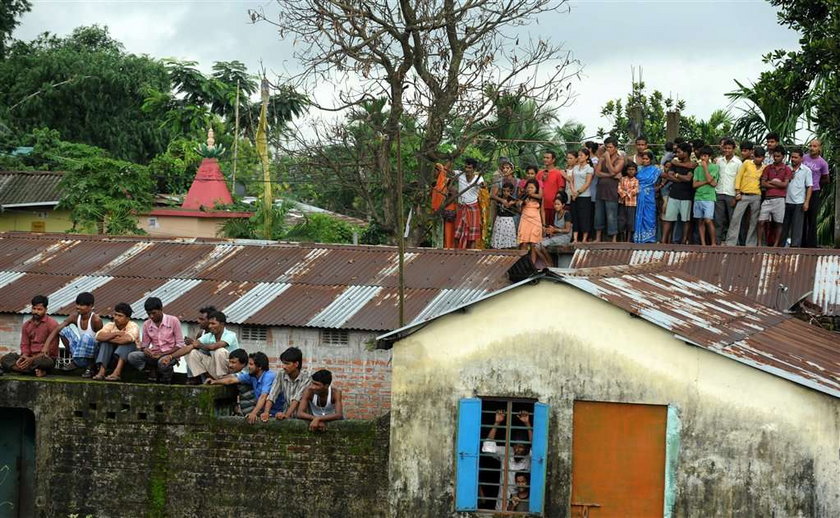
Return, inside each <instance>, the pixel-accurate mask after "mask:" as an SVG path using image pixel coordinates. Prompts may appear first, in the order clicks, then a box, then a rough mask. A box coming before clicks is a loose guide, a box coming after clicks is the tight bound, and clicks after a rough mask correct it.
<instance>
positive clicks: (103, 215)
mask: <svg viewBox="0 0 840 518" xmlns="http://www.w3.org/2000/svg"><path fill="white" fill-rule="evenodd" d="M64 163H65V165H66V167H65V168H64V169H65V171H66V172H65V174H64V177H63V178H62V179H61V184H60V185H61V188H62V198H61V202H60V203H59V208H67V209H70V218H71V220H72V221H73V229H74V230H82V231H86V232H100V233H106V234H141V233H142V230H140V229H139V228H138V227H137V214H138V213H140V212H143V211H147V210H149V209H151V205H152V192H153V186H154V184H153V181H152V177H151V175H150V174H149V171H148V169H147V168H146V167H145V166H142V165H137V164H132V163H130V162H125V161H122V160H116V159H113V158H106V157H101V156H99V157H89V158H85V159H67V160H65V161H64Z"/></svg>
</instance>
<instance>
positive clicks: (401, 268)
mask: <svg viewBox="0 0 840 518" xmlns="http://www.w3.org/2000/svg"><path fill="white" fill-rule="evenodd" d="M397 124H398V125H399V124H400V123H399V122H397ZM401 133H402V127H401V125H400V127H399V128H398V131H397V189H396V190H397V231H398V233H399V236H398V237H397V245H398V248H399V249H398V252H397V253H398V255H399V258H398V260H399V263H398V266H397V276H398V288H397V290H398V301H399V302H398V304H399V314H400V315H399V316H400V319H399V320H400V325H399V327H402V326H404V325H405V228H404V227H405V219H404V216H403V161H402V139H401V138H400V134H401Z"/></svg>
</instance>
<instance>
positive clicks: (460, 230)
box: [455, 158, 484, 248]
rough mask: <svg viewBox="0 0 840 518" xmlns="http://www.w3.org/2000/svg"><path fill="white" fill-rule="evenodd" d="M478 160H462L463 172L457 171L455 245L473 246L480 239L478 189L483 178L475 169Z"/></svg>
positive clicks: (460, 246)
mask: <svg viewBox="0 0 840 518" xmlns="http://www.w3.org/2000/svg"><path fill="white" fill-rule="evenodd" d="M477 168H478V162H476V161H475V159H473V158H468V159H466V160H464V172H463V173H461V172H457V173H456V174H457V178H458V214H457V216H456V218H455V221H456V224H455V247H456V248H475V247H476V246H475V244H476V242H477V241H478V240H479V239H481V208H480V207H479V205H478V191H479V189H481V188H482V187H483V186H484V179H483V178H481V175H480V174H478V171H477Z"/></svg>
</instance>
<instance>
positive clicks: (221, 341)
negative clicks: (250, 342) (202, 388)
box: [185, 311, 239, 385]
mask: <svg viewBox="0 0 840 518" xmlns="http://www.w3.org/2000/svg"><path fill="white" fill-rule="evenodd" d="M225 324H227V317H225V314H224V313H222V312H221V311H215V312H213V313H211V314H209V315H208V316H207V332H206V333H204V334H203V335H201V338H199V339H198V340H192V339H190V343H187V348H188V349H189V350H190V352H189V353H188V354H187V366H188V367H189V368H190V375H191V376H192V377H191V378H190V379H188V380H187V385H200V384H201V377H202V376H207V377H210V378H213V379H218V378H221V377H222V376H225V375H227V374H228V372H229V371H228V355H229V354H230V351H233V350H236V349H239V339H237V337H236V333H234V332H233V331H231V330H230V329H228V328H227V327H226V325H225ZM185 343H186V341H185Z"/></svg>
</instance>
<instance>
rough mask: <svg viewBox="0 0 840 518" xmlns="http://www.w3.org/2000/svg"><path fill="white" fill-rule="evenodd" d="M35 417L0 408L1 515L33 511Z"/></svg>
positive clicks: (15, 515) (27, 513) (24, 513)
mask: <svg viewBox="0 0 840 518" xmlns="http://www.w3.org/2000/svg"><path fill="white" fill-rule="evenodd" d="M34 467H35V418H34V416H33V415H32V412H30V411H28V410H23V409H17V408H0V516H2V517H29V516H33V515H34V507H33V506H34V498H33V497H34V491H35V472H34Z"/></svg>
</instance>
